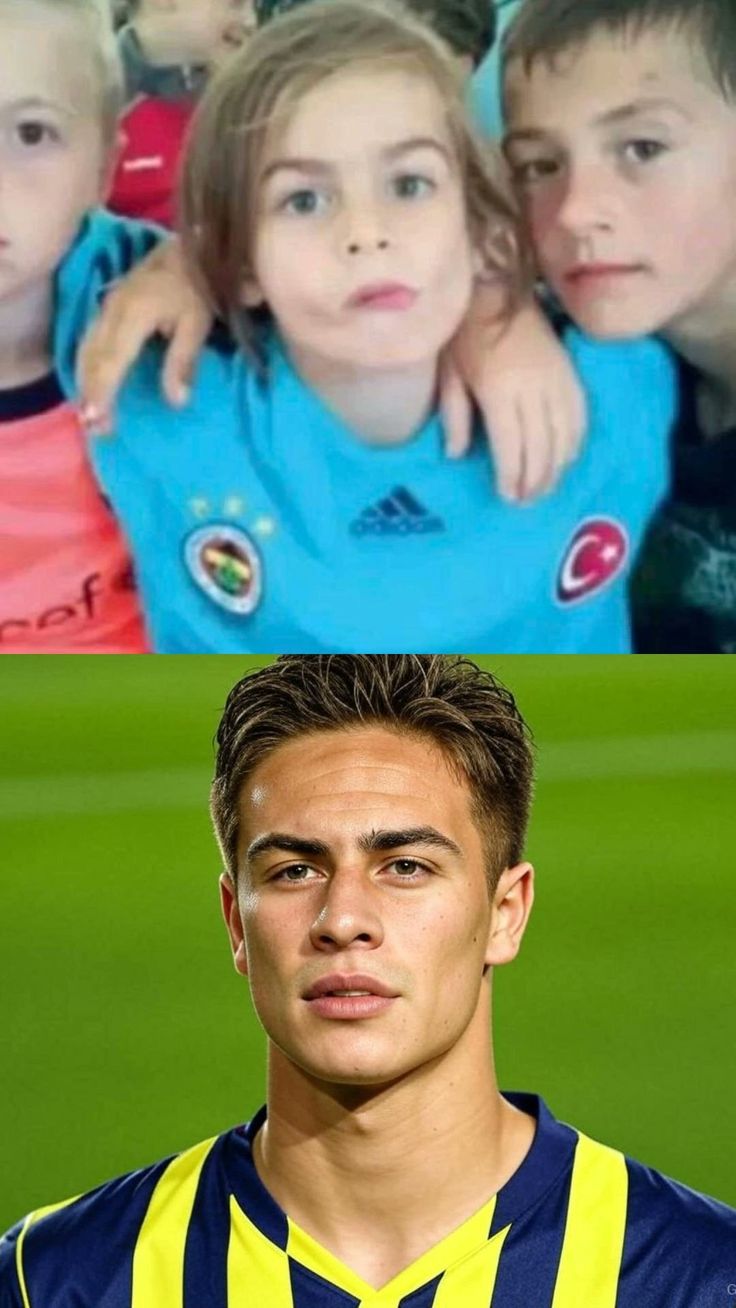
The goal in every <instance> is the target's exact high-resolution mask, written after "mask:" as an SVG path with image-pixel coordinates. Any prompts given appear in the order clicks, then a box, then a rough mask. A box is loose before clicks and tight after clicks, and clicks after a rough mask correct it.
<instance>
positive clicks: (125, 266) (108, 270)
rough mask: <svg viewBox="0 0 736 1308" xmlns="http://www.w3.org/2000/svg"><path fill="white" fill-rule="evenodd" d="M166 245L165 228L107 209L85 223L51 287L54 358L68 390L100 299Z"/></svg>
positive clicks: (100, 210)
mask: <svg viewBox="0 0 736 1308" xmlns="http://www.w3.org/2000/svg"><path fill="white" fill-rule="evenodd" d="M165 240H166V233H165V232H164V230H163V228H159V227H155V226H153V225H152V224H150V223H141V222H135V221H133V220H130V219H126V218H118V217H116V216H115V215H114V214H111V213H108V212H107V210H105V209H94V210H92V211H91V212H90V213H89V214H87V216H86V217H85V219H84V221H83V223H82V225H81V227H80V229H79V231H78V232H77V236H76V238H75V240H74V242H73V244H72V245H71V246H70V248H69V250H68V251H67V253H66V255H65V257H64V259H63V260H62V263H61V264H60V266H59V268H58V269H57V273H56V278H55V285H54V357H55V359H56V362H57V367H58V369H59V372H60V374H61V377H62V381H63V382H64V383H65V384H66V385H67V389H69V390H71V389H73V380H74V371H75V364H76V354H77V350H78V348H79V345H80V343H81V340H82V338H83V336H84V333H85V332H86V330H87V328H88V327H89V324H90V323H91V322H92V321H93V320H94V318H95V317H96V316H97V313H98V312H99V308H100V304H101V302H102V300H103V298H104V297H105V295H106V294H107V293H108V291H109V290H110V288H111V287H112V286H114V285H115V284H116V283H117V282H118V281H119V280H120V278H122V277H125V276H126V274H128V273H129V272H130V271H131V269H132V268H134V267H135V266H136V265H137V264H139V263H140V262H141V261H142V260H143V259H145V258H146V257H147V256H148V255H150V254H151V252H152V251H153V250H155V249H157V247H158V246H159V245H160V244H161V243H162V242H163V241H165Z"/></svg>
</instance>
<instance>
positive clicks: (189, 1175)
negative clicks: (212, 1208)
mask: <svg viewBox="0 0 736 1308" xmlns="http://www.w3.org/2000/svg"><path fill="white" fill-rule="evenodd" d="M215 1139H216V1137H214V1138H213V1139H212V1140H205V1142H204V1144H199V1145H195V1147H194V1149H187V1151H186V1153H183V1154H180V1155H179V1157H178V1158H175V1159H174V1161H173V1162H171V1163H169V1166H168V1167H167V1168H166V1171H165V1172H164V1173H163V1176H162V1177H161V1178H160V1180H159V1181H158V1184H157V1185H156V1188H155V1190H154V1192H153V1194H152V1196H151V1201H150V1203H149V1205H148V1210H147V1212H146V1216H145V1217H144V1219H143V1225H142V1226H141V1229H140V1234H139V1236H138V1241H137V1244H136V1247H135V1253H134V1254H133V1294H132V1298H131V1308H182V1305H183V1300H184V1246H185V1244H186V1238H187V1230H188V1228H189V1219H190V1217H191V1215H192V1208H193V1206H194V1197H195V1194H196V1192H197V1184H198V1182H199V1175H200V1172H201V1171H202V1166H203V1164H204V1160H205V1158H206V1157H207V1154H208V1153H209V1151H210V1149H211V1148H212V1145H213V1144H214V1140H215Z"/></svg>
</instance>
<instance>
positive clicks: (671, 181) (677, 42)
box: [506, 30, 736, 337]
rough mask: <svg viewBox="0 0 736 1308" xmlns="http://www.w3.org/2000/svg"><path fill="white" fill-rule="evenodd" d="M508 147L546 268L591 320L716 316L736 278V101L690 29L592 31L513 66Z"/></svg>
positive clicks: (624, 325)
mask: <svg viewBox="0 0 736 1308" xmlns="http://www.w3.org/2000/svg"><path fill="white" fill-rule="evenodd" d="M506 107H507V121H508V128H509V130H508V137H507V152H508V156H509V159H510V161H511V163H512V166H513V168H514V171H515V175H516V178H517V182H518V185H519V190H520V193H521V196H522V201H523V203H524V205H525V207H526V210H527V212H528V215H529V217H530V220H531V227H532V235H533V239H534V243H535V246H536V250H537V255H538V259H539V263H540V265H541V270H542V273H543V275H544V276H545V278H546V279H547V281H548V282H549V283H550V284H551V286H552V287H553V288H554V290H555V291H556V292H557V294H558V295H559V297H560V299H561V300H562V302H563V303H564V305H565V306H566V308H567V309H568V311H569V312H570V314H571V315H572V316H573V317H574V318H575V319H576V320H577V322H578V323H579V324H580V325H581V326H582V327H583V328H584V329H585V330H587V331H589V332H591V333H592V334H594V335H598V336H603V337H624V336H633V335H639V334H645V333H648V332H653V331H664V330H666V329H668V328H675V327H678V328H683V327H687V326H688V325H689V326H691V327H692V326H693V325H695V324H696V323H698V322H701V321H704V320H705V321H708V320H709V319H711V318H712V313H713V310H714V309H715V308H716V306H717V303H718V299H719V296H720V295H721V294H722V292H723V290H724V285H725V283H727V282H729V281H732V280H733V279H734V278H735V277H736V105H731V104H729V103H727V102H726V101H725V100H724V99H723V98H722V96H721V95H720V94H719V93H718V90H717V88H716V87H715V85H714V84H713V82H712V80H711V78H710V75H709V72H708V69H707V68H706V66H705V60H704V57H703V56H702V55H700V54H697V55H696V52H695V51H694V50H693V49H692V48H688V42H687V39H686V36H685V35H684V34H681V33H677V32H675V31H667V30H660V31H651V32H646V33H642V34H641V35H640V36H638V37H636V38H634V39H629V40H626V41H624V39H623V38H622V37H614V36H612V35H610V34H608V33H605V32H604V33H600V34H595V35H594V36H592V37H591V39H590V40H589V41H587V42H586V43H585V45H584V46H583V47H582V48H581V49H580V50H579V51H573V52H570V53H568V54H565V55H564V56H561V57H560V58H559V59H557V60H556V61H555V66H554V67H553V68H552V67H549V66H548V65H547V64H546V63H545V62H544V61H542V60H539V61H537V62H536V63H535V64H534V65H533V67H532V70H531V72H530V73H529V74H526V73H525V72H524V70H523V69H522V68H521V67H520V66H519V65H518V64H515V65H512V66H511V67H510V69H509V70H508V73H507V79H506Z"/></svg>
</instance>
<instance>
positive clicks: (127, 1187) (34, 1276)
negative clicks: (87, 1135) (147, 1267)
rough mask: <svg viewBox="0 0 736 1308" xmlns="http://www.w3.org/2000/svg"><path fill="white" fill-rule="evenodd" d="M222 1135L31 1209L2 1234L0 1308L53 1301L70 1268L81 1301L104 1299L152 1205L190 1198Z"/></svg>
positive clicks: (48, 1306) (38, 1306) (45, 1306)
mask: <svg viewBox="0 0 736 1308" xmlns="http://www.w3.org/2000/svg"><path fill="white" fill-rule="evenodd" d="M220 1138H222V1139H224V1138H225V1137H215V1138H213V1139H212V1140H206V1141H204V1142H203V1143H201V1144H198V1145H195V1146H194V1147H193V1148H191V1149H188V1150H186V1151H184V1152H183V1153H181V1154H176V1155H173V1156H172V1157H169V1158H165V1159H163V1160H162V1161H161V1162H158V1163H154V1164H152V1165H151V1166H149V1167H144V1168H140V1169H138V1170H137V1171H134V1172H128V1173H126V1174H125V1175H123V1176H120V1177H116V1178H115V1179H113V1180H111V1181H107V1182H105V1183H104V1184H103V1185H100V1186H97V1187H96V1188H95V1189H93V1190H90V1191H88V1192H87V1193H85V1194H82V1195H79V1196H77V1197H75V1198H73V1199H68V1200H64V1201H62V1202H61V1203H58V1204H51V1205H49V1206H47V1207H43V1208H39V1209H37V1210H36V1211H34V1212H32V1213H30V1214H29V1215H28V1216H27V1217H26V1218H25V1219H24V1220H23V1221H22V1222H19V1223H18V1224H17V1225H16V1226H14V1227H13V1228H11V1230H10V1231H8V1232H7V1234H6V1235H5V1236H4V1237H3V1239H2V1241H0V1308H16V1304H18V1305H20V1304H21V1303H22V1304H24V1305H26V1308H53V1305H54V1304H55V1302H56V1296H57V1295H58V1294H59V1292H60V1291H62V1290H63V1288H64V1286H65V1284H66V1283H67V1282H68V1279H69V1277H70V1276H71V1275H72V1274H73V1275H74V1277H75V1285H76V1283H77V1282H78V1281H79V1282H80V1283H81V1282H84V1285H83V1289H84V1294H85V1299H84V1301H85V1302H88V1301H89V1302H94V1301H95V1299H96V1298H98V1299H101V1298H102V1293H103V1286H106V1285H107V1284H109V1283H110V1280H111V1278H112V1279H114V1278H115V1275H116V1270H115V1264H116V1263H119V1265H120V1268H121V1274H126V1269H128V1268H129V1261H130V1251H131V1250H132V1248H133V1247H134V1246H135V1243H136V1241H137V1239H138V1236H139V1234H140V1231H141V1227H142V1225H143V1222H144V1219H145V1218H146V1215H147V1213H148V1212H149V1211H150V1210H151V1207H152V1205H155V1206H162V1205H164V1204H167V1203H171V1202H172V1201H173V1203H174V1204H177V1203H178V1204H182V1202H183V1201H185V1200H186V1197H187V1194H188V1193H190V1194H191V1199H192V1201H193V1198H194V1191H195V1189H196V1184H197V1181H198V1179H199V1175H200V1173H201V1170H202V1167H203V1166H204V1163H205V1160H206V1158H207V1156H208V1154H209V1153H210V1151H211V1149H212V1147H213V1145H214V1144H215V1143H216V1141H217V1139H220ZM6 1286H7V1287H8V1288H7V1289H6ZM3 1295H6V1297H5V1298H3ZM21 1295H22V1297H19V1296H21ZM8 1296H9V1297H8ZM13 1296H15V1297H13ZM64 1302H66V1300H64Z"/></svg>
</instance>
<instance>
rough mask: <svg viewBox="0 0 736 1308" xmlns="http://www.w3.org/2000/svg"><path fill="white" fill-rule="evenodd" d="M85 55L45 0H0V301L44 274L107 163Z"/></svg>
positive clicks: (73, 29)
mask: <svg viewBox="0 0 736 1308" xmlns="http://www.w3.org/2000/svg"><path fill="white" fill-rule="evenodd" d="M100 116H101V115H100V94H99V88H98V87H97V85H96V84H95V75H94V69H93V60H92V57H91V55H90V56H89V58H82V57H80V30H79V25H78V24H77V23H76V22H74V21H73V20H72V19H71V18H70V17H69V15H65V14H63V13H55V12H54V7H53V5H49V4H36V3H30V0H29V3H28V4H27V5H26V4H23V5H21V4H7V3H3V0H0V303H1V302H3V301H5V302H6V303H7V302H9V301H10V300H14V299H15V298H16V297H18V296H22V295H25V294H26V293H33V292H35V291H36V290H37V289H39V288H41V287H42V286H43V284H44V283H45V282H47V281H48V279H49V278H50V276H51V274H52V273H53V272H54V270H55V269H56V267H57V266H58V264H59V263H60V262H61V260H62V258H63V256H64V254H65V253H66V251H67V249H68V248H69V246H70V244H71V242H72V240H73V238H74V236H75V233H76V231H77V228H78V227H79V223H80V221H81V219H82V217H83V215H84V213H85V212H86V211H87V210H88V209H89V208H91V207H92V205H94V204H95V203H97V202H98V201H99V197H100V194H101V189H102V178H103V173H104V165H105V150H104V145H103V140H102V131H101V125H100Z"/></svg>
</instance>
